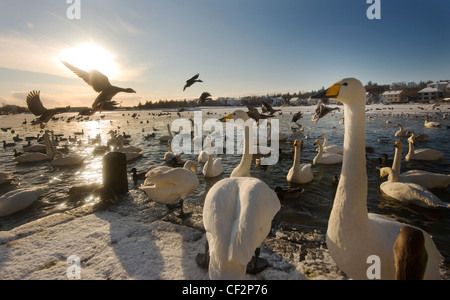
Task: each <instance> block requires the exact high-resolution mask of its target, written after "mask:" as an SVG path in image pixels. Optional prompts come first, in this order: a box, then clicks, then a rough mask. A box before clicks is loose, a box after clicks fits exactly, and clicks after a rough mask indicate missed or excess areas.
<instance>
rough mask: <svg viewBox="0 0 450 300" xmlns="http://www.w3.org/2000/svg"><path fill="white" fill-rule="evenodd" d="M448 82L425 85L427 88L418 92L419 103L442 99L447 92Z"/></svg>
mask: <svg viewBox="0 0 450 300" xmlns="http://www.w3.org/2000/svg"><path fill="white" fill-rule="evenodd" d="M448 86H449V82H448V81H438V82H432V83H429V84H427V87H426V88H424V89H422V90H420V91H419V92H418V93H417V94H418V95H419V101H420V102H430V101H436V99H441V98H444V97H445V95H446V93H447V92H448Z"/></svg>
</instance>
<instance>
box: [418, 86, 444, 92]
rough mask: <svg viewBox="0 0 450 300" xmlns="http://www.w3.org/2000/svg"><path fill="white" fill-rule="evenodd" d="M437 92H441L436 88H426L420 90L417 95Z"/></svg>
mask: <svg viewBox="0 0 450 300" xmlns="http://www.w3.org/2000/svg"><path fill="white" fill-rule="evenodd" d="M437 92H442V91H441V90H439V89H437V88H431V87H426V88H424V89H423V90H420V91H419V92H418V93H437Z"/></svg>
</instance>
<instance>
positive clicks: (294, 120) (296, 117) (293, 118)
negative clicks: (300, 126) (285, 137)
mask: <svg viewBox="0 0 450 300" xmlns="http://www.w3.org/2000/svg"><path fill="white" fill-rule="evenodd" d="M301 118H303V113H302V112H301V111H299V112H298V113H296V114H295V115H294V116H293V117H292V121H291V122H292V123H297V121H298V120H300V119H301Z"/></svg>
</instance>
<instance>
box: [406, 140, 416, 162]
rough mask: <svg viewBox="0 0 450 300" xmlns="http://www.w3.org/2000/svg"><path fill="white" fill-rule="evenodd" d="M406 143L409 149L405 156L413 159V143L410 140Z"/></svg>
mask: <svg viewBox="0 0 450 300" xmlns="http://www.w3.org/2000/svg"><path fill="white" fill-rule="evenodd" d="M408 143H409V151H408V154H407V155H406V156H408V157H409V159H413V158H414V155H415V152H416V150H415V148H414V144H413V143H411V142H409V141H408Z"/></svg>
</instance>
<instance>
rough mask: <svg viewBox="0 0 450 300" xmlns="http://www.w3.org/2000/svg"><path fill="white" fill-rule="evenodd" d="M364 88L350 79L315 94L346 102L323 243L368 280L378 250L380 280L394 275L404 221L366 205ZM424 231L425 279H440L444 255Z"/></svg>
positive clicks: (338, 260) (357, 275) (358, 276)
mask: <svg viewBox="0 0 450 300" xmlns="http://www.w3.org/2000/svg"><path fill="white" fill-rule="evenodd" d="M365 93H366V91H365V89H364V87H363V85H362V84H361V82H360V81H359V80H357V79H354V78H348V79H343V80H341V81H339V82H337V83H336V84H334V85H333V86H332V87H330V88H329V89H327V90H326V91H324V92H323V93H321V94H318V95H315V98H335V99H337V100H338V101H340V102H342V103H343V104H344V113H345V135H344V149H345V151H344V160H343V163H342V171H341V176H340V180H339V185H338V188H337V191H336V196H335V199H334V204H333V208H332V211H331V215H330V219H329V222H328V229H327V237H326V242H327V246H328V250H329V253H330V255H331V257H332V258H333V260H334V261H335V262H336V264H337V265H338V267H339V268H340V269H341V270H342V271H344V272H345V273H346V274H347V275H348V276H349V277H351V278H353V279H368V276H367V275H368V272H367V271H368V267H369V266H370V265H369V264H367V261H368V259H369V258H371V257H373V256H374V255H376V256H377V257H378V258H379V262H380V277H381V279H385V280H393V279H395V261H394V252H393V247H394V243H395V240H396V238H397V236H398V233H399V232H400V228H402V227H403V226H404V224H402V223H400V222H398V221H396V220H393V219H391V218H387V217H384V216H381V215H378V214H372V213H371V214H369V213H368V210H367V191H368V183H367V170H366V150H365V147H366V143H365V142H366V125H365V104H366V99H365ZM319 117H320V116H319ZM424 235H425V247H426V250H427V252H428V256H429V260H428V264H427V269H426V272H425V275H424V279H440V272H439V264H440V262H441V261H442V256H441V254H440V253H439V251H438V249H437V248H436V245H435V244H434V242H433V240H432V239H431V237H430V235H429V234H426V233H424Z"/></svg>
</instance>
